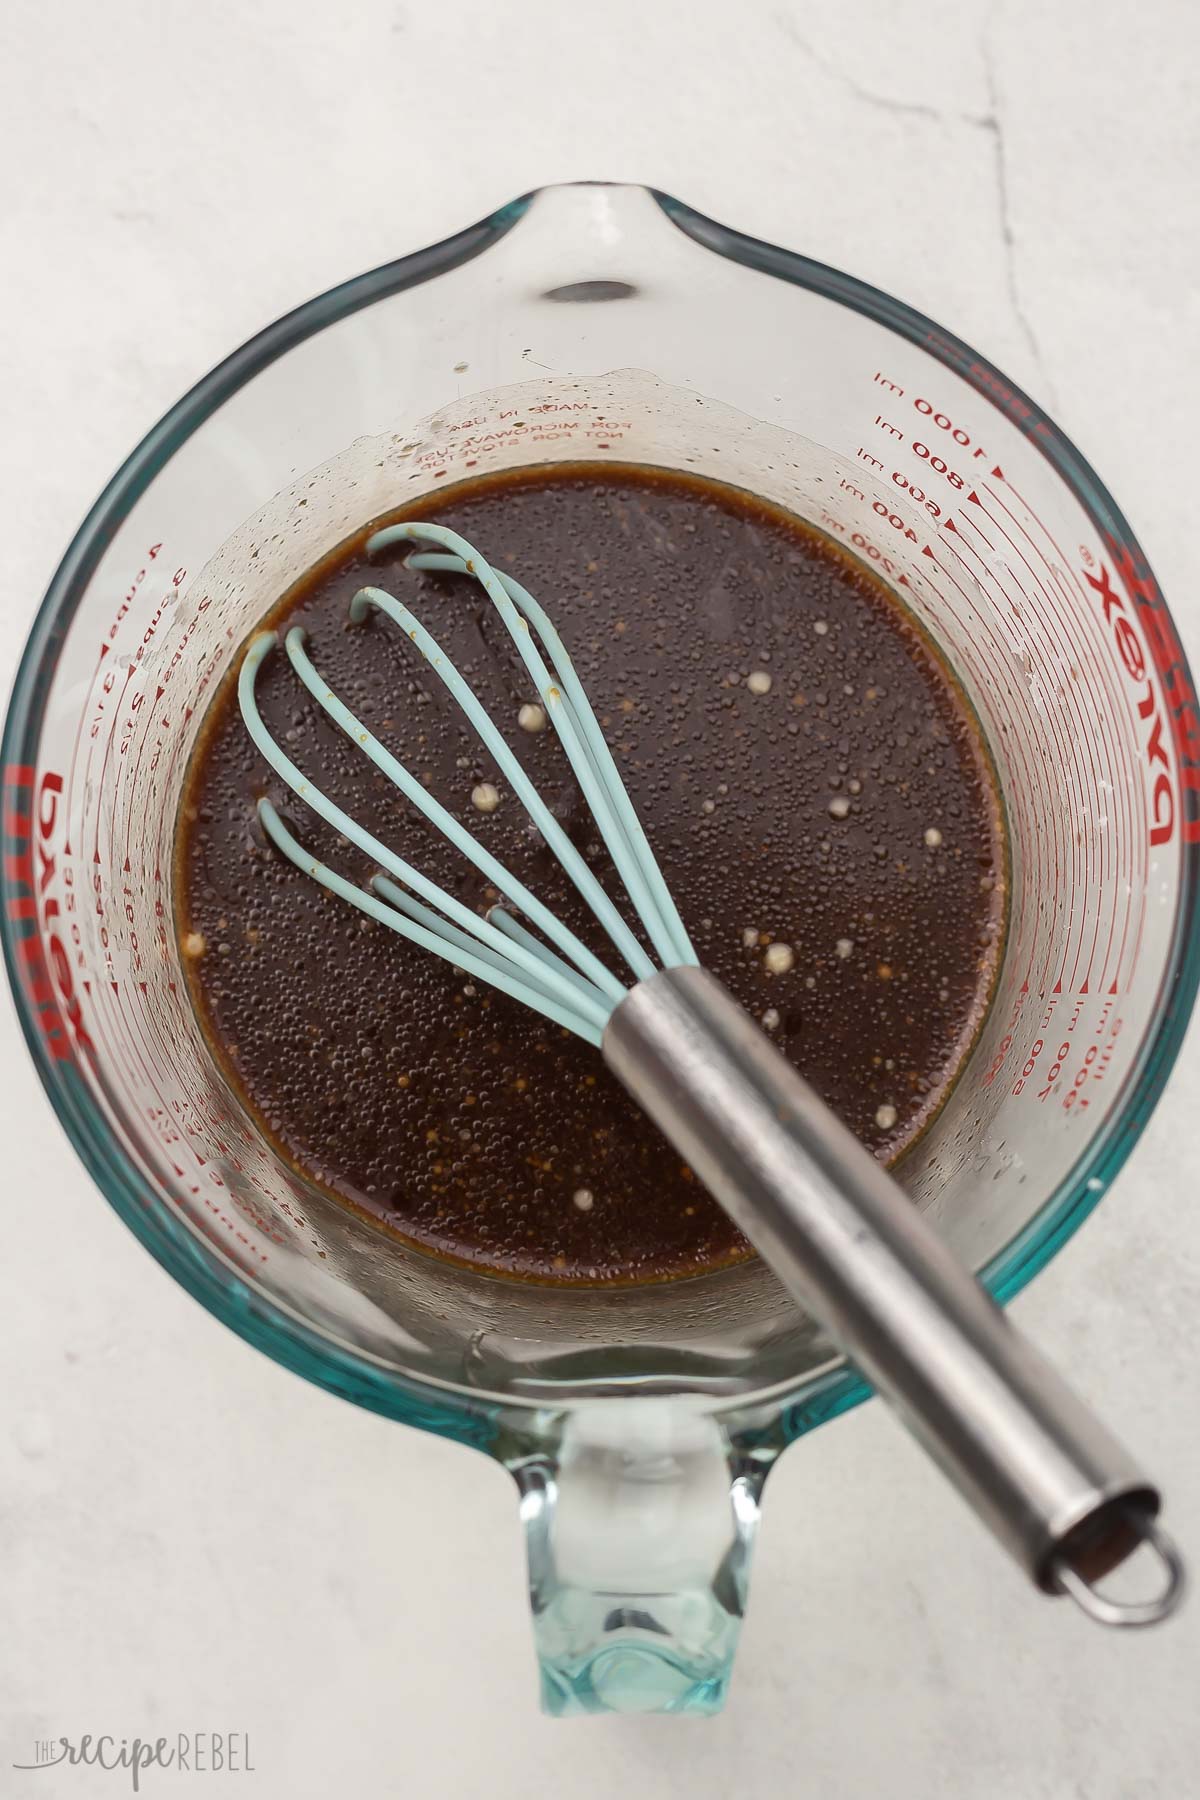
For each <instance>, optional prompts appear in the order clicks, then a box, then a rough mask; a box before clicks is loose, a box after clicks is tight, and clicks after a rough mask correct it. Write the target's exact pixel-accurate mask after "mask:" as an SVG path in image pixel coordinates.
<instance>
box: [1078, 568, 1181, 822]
mask: <svg viewBox="0 0 1200 1800" xmlns="http://www.w3.org/2000/svg"><path fill="white" fill-rule="evenodd" d="M1084 579H1085V581H1086V582H1087V583H1088V586H1089V587H1092V588H1094V589H1095V591H1096V593H1097V594H1098V595H1099V596H1100V606H1101V609H1102V611H1103V613H1104V620H1105V623H1106V624H1107V625H1109V626H1110V627H1111V629H1112V634H1113V643H1114V645H1115V647H1116V652H1117V655H1118V657H1119V658H1120V661H1121V664H1122V667H1123V668H1124V670H1125V673H1126V674H1127V675H1128V677H1129V679H1130V681H1131V682H1132V683H1133V684H1134V686H1135V688H1137V689H1138V698H1137V713H1138V718H1139V719H1142V720H1143V721H1145V722H1146V723H1147V724H1148V727H1149V735H1148V736H1147V738H1146V741H1145V745H1144V755H1145V757H1146V761H1147V763H1148V764H1149V770H1150V779H1151V782H1152V787H1151V793H1150V842H1151V843H1152V844H1154V845H1158V844H1167V843H1170V841H1171V837H1172V835H1173V833H1174V830H1175V784H1174V782H1173V781H1172V779H1171V757H1170V752H1169V750H1168V748H1167V744H1168V738H1167V728H1166V721H1165V719H1164V717H1163V713H1162V709H1161V707H1160V706H1159V703H1158V696H1157V692H1156V689H1155V685H1154V680H1153V678H1152V677H1151V676H1150V675H1149V674H1148V673H1147V669H1146V652H1145V650H1144V649H1143V647H1142V640H1141V638H1140V637H1139V635H1138V633H1137V631H1136V630H1135V629H1134V626H1133V622H1132V620H1131V619H1130V617H1129V613H1128V610H1127V608H1126V605H1125V601H1124V599H1123V598H1122V597H1121V595H1120V594H1119V593H1118V592H1117V590H1116V588H1115V587H1114V586H1113V584H1112V576H1111V575H1110V574H1109V572H1108V570H1107V568H1105V567H1104V566H1103V564H1102V565H1101V568H1100V573H1099V575H1092V574H1090V573H1089V572H1088V571H1087V570H1086V569H1085V570H1084Z"/></svg>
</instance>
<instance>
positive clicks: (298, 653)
mask: <svg viewBox="0 0 1200 1800" xmlns="http://www.w3.org/2000/svg"><path fill="white" fill-rule="evenodd" d="M363 592H364V593H367V594H369V595H370V596H371V601H372V604H373V605H379V603H380V602H381V601H389V600H390V596H389V595H387V594H384V593H382V592H379V591H378V590H375V589H364V590H363ZM376 596H377V597H376ZM355 598H356V599H357V598H358V596H357V595H356V596H355ZM387 610H388V611H389V612H390V611H391V606H390V605H389V606H388V607H387ZM400 610H401V611H405V610H406V609H403V608H402V609H400ZM408 617H409V618H411V617H412V615H411V614H409V615H408ZM413 623H414V625H416V621H415V620H414V621H413ZM417 630H418V631H419V633H420V637H421V640H422V642H421V644H420V646H419V647H420V648H421V651H422V654H423V655H425V656H427V657H428V658H429V660H430V662H431V664H433V666H434V667H435V668H436V669H437V672H438V673H439V674H442V675H443V678H445V674H448V673H449V672H450V666H449V665H448V664H447V662H446V659H445V657H444V656H443V654H442V652H441V650H440V648H439V646H438V644H437V642H436V640H435V639H434V638H432V637H430V635H429V633H428V632H426V631H425V630H424V629H423V628H422V627H417ZM285 648H286V650H287V654H288V659H289V661H290V662H291V665H292V667H293V668H294V669H295V671H296V673H297V675H298V676H299V677H300V679H301V681H302V682H303V683H304V685H305V687H306V688H307V689H308V691H309V693H310V694H311V695H312V697H313V699H314V700H316V702H317V704H318V705H319V706H320V707H321V708H322V710H323V711H324V712H325V713H326V714H327V715H328V717H329V718H331V719H332V720H333V722H334V724H335V725H336V726H337V727H338V728H339V730H341V731H343V732H345V734H346V736H347V737H348V738H350V739H351V740H352V742H354V743H356V744H357V745H358V747H359V748H360V750H362V751H363V752H364V754H365V755H366V756H368V757H369V758H370V760H371V761H372V762H373V763H374V764H375V766H376V768H377V769H379V770H380V771H381V772H382V773H383V774H384V775H386V776H387V777H388V780H389V781H393V782H395V784H396V786H397V787H398V788H399V789H400V791H401V792H402V793H403V794H404V795H405V797H406V798H407V799H409V800H411V801H412V803H413V805H414V806H416V807H417V808H418V809H419V810H420V811H421V812H423V813H424V814H425V817H426V818H427V819H429V821H430V822H431V823H432V824H434V825H436V826H437V828H438V830H439V831H440V832H442V833H443V835H444V836H445V837H447V838H448V839H449V840H450V842H451V843H452V844H453V845H454V848H455V849H456V850H459V851H461V852H462V854H463V855H464V856H465V857H467V858H468V860H469V861H470V862H473V863H474V865H475V867H476V868H477V869H478V870H479V871H480V872H481V874H483V875H485V876H486V877H487V879H488V881H490V882H491V883H492V884H493V885H494V886H495V887H498V888H500V889H501V890H502V892H504V893H507V894H508V896H509V898H510V899H512V900H515V901H516V903H517V904H518V905H519V906H520V908H521V910H522V912H524V913H525V914H526V916H527V917H528V918H531V919H532V920H533V921H534V923H535V924H536V925H537V926H538V927H539V928H540V929H541V930H542V931H544V932H545V933H546V935H547V937H549V938H550V939H551V941H552V942H553V943H556V944H557V945H558V947H559V949H560V950H561V951H562V952H563V953H564V955H566V956H568V957H569V958H570V959H571V961H572V962H574V963H575V965H576V967H577V968H579V969H582V970H583V971H584V973H585V974H586V975H587V976H588V977H589V978H590V980H591V981H592V982H593V983H594V985H595V986H596V987H598V988H599V989H600V990H601V991H602V992H603V993H606V994H607V995H608V997H609V999H610V1001H612V1002H614V1003H615V1002H616V1001H618V1000H620V998H621V996H622V995H623V994H624V992H625V989H624V987H623V986H622V984H621V983H620V982H619V981H618V980H617V979H616V977H615V976H614V975H613V974H611V973H610V971H609V970H608V969H606V968H605V966H604V964H603V963H602V962H601V961H600V959H599V957H598V956H595V955H594V954H593V953H592V951H590V950H589V949H588V947H587V945H586V944H584V943H581V942H580V940H579V938H577V937H576V935H575V933H574V932H573V931H572V930H571V929H570V927H569V926H567V925H564V924H563V922H562V920H561V919H560V918H559V917H558V915H557V914H556V913H554V912H553V911H552V910H551V909H550V907H548V906H547V905H546V904H545V903H544V902H543V901H541V900H539V899H538V897H537V895H536V894H535V893H533V892H532V891H531V890H530V889H529V888H528V887H526V885H525V883H524V882H523V881H521V880H520V879H519V878H518V877H517V876H516V875H513V874H512V873H511V872H510V871H509V870H508V869H506V868H505V866H504V864H503V863H502V862H501V861H500V860H499V858H498V857H496V856H493V854H492V852H491V851H490V850H489V849H487V848H486V846H485V845H484V844H483V843H482V842H481V841H480V839H479V838H478V837H476V836H475V834H474V833H473V832H470V831H468V830H467V828H466V826H465V825H462V824H460V822H459V821H458V820H457V819H456V818H455V817H454V814H453V813H451V812H449V811H447V809H446V808H445V807H444V806H443V805H442V803H441V801H440V800H437V799H435V798H434V796H433V795H432V794H431V793H430V792H429V790H428V789H427V788H426V787H424V786H423V784H422V783H421V782H419V781H418V780H417V779H416V777H415V776H414V775H413V774H412V773H411V772H410V771H409V770H408V769H406V768H405V767H404V765H403V763H400V762H398V761H397V760H396V758H395V757H394V756H393V755H392V753H391V751H390V750H388V749H386V748H385V746H384V745H383V744H381V743H380V742H379V739H378V738H377V737H376V736H375V735H374V733H373V732H371V731H369V730H368V729H367V727H366V726H365V725H364V724H363V723H362V720H361V719H359V718H358V717H357V716H356V715H355V714H354V713H352V712H351V710H350V708H349V707H348V706H347V705H346V704H345V702H344V701H343V700H340V699H339V698H338V696H337V695H336V694H335V693H334V692H333V690H332V689H331V688H330V687H328V686H327V685H326V682H325V680H324V678H323V676H322V675H321V674H320V673H319V671H318V670H317V668H316V667H315V665H314V664H313V662H312V661H311V659H310V658H309V656H308V654H307V653H306V651H305V649H304V633H303V631H302V630H301V629H300V628H299V627H298V626H293V628H292V630H291V631H289V632H288V634H287V639H286V644H285ZM453 673H454V676H455V679H456V681H459V682H461V680H462V678H461V676H459V675H458V672H457V670H454V671H453ZM463 686H464V688H465V689H466V695H467V696H468V697H469V698H470V699H471V700H472V701H473V702H474V704H475V706H476V707H477V708H478V710H479V711H480V713H482V714H483V718H484V720H485V721H486V723H487V724H488V725H489V726H491V729H492V730H493V731H494V730H495V727H494V726H492V725H491V720H490V719H488V718H487V715H486V713H483V708H482V707H479V703H478V701H476V700H475V697H474V695H473V694H471V692H470V689H469V688H466V684H465V683H463ZM455 698H456V699H460V698H462V697H461V696H460V695H458V694H457V693H456V694H455ZM496 735H497V738H498V739H499V742H500V744H501V746H502V747H503V748H504V749H505V750H506V752H507V749H508V747H507V745H505V744H504V742H503V739H500V738H499V734H498V733H497V734H496ZM508 754H509V755H511V752H508ZM514 762H515V759H514ZM517 766H519V765H517ZM534 792H535V796H536V790H534ZM435 891H436V892H437V893H438V894H441V892H442V890H441V889H440V888H439V889H436V890H435ZM601 891H603V890H601ZM436 904H437V905H439V906H442V910H443V911H445V910H446V909H445V906H444V904H443V901H442V900H440V899H439V900H438V901H437V902H436ZM470 916H471V918H472V919H474V918H476V917H477V915H476V914H475V913H471V914H470Z"/></svg>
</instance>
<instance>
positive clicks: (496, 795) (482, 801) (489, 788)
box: [471, 781, 500, 813]
mask: <svg viewBox="0 0 1200 1800" xmlns="http://www.w3.org/2000/svg"><path fill="white" fill-rule="evenodd" d="M499 804H500V790H499V788H497V787H493V785H492V783H491V782H490V781H481V782H480V783H479V786H478V787H473V788H472V789H471V805H472V806H473V807H475V809H476V810H477V811H478V812H481V813H493V812H495V810H496V808H497V807H498V806H499Z"/></svg>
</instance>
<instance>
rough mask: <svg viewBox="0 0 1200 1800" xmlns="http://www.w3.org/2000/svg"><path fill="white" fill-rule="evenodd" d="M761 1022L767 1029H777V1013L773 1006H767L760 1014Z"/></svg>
mask: <svg viewBox="0 0 1200 1800" xmlns="http://www.w3.org/2000/svg"><path fill="white" fill-rule="evenodd" d="M762 1022H763V1024H764V1025H765V1026H766V1028H767V1030H768V1031H778V1030H779V1014H778V1013H777V1012H776V1010H775V1008H774V1007H773V1006H768V1008H767V1010H766V1012H765V1013H764V1014H763V1016H762Z"/></svg>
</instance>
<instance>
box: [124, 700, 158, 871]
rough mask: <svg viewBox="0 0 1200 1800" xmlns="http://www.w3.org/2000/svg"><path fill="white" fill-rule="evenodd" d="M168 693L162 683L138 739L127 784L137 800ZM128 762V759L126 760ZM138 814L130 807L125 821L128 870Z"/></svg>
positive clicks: (135, 808) (134, 807)
mask: <svg viewBox="0 0 1200 1800" xmlns="http://www.w3.org/2000/svg"><path fill="white" fill-rule="evenodd" d="M166 691H167V690H166V689H165V688H164V687H163V686H162V684H161V683H160V684H159V686H158V688H157V689H156V690H155V694H154V698H153V700H152V701H151V702H150V711H149V712H148V713H147V715H146V723H145V726H144V727H143V729H142V733H141V736H140V738H139V739H138V747H137V756H136V758H135V760H134V764H133V773H132V774H131V775H130V777H129V780H128V782H127V784H126V785H127V786H128V788H129V790H130V792H131V793H132V794H133V796H134V799H135V800H136V798H137V791H138V775H139V773H140V772H141V767H142V757H143V755H144V753H145V749H146V739H147V738H148V737H149V736H150V731H151V727H152V726H153V724H154V712H155V708H156V707H157V705H158V703H159V701H160V700H161V699H162V697H163V695H164V694H165V693H166ZM126 761H128V758H126ZM136 812H137V807H136V806H135V805H130V806H129V807H128V810H127V813H126V819H125V867H126V868H128V867H129V843H130V839H131V837H132V835H133V821H134V817H135V814H136ZM142 823H143V825H144V824H145V815H144V814H143V817H142Z"/></svg>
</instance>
